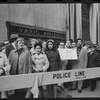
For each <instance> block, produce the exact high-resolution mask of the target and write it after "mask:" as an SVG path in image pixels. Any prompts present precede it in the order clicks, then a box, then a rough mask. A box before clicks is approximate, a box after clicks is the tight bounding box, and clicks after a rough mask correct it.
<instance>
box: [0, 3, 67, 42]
mask: <svg viewBox="0 0 100 100" xmlns="http://www.w3.org/2000/svg"><path fill="white" fill-rule="evenodd" d="M6 21H11V22H16V23H21V24H26V25H32V26H37V27H43V28H47V29H53V30H58V31H66V4H2V5H0V41H3V40H5V39H7V28H6V23H5V22H6Z"/></svg>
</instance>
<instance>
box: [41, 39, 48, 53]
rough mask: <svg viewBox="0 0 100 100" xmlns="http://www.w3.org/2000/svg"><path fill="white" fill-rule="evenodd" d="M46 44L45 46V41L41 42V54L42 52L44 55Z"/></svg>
mask: <svg viewBox="0 0 100 100" xmlns="http://www.w3.org/2000/svg"><path fill="white" fill-rule="evenodd" d="M46 44H47V42H46V41H43V42H42V52H43V53H45V51H46Z"/></svg>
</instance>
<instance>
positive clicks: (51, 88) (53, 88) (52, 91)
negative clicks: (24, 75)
mask: <svg viewBox="0 0 100 100" xmlns="http://www.w3.org/2000/svg"><path fill="white" fill-rule="evenodd" d="M47 89H48V98H56V96H57V85H56V84H53V85H48V86H47Z"/></svg>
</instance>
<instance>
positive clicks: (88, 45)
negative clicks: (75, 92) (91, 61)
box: [82, 41, 91, 89]
mask: <svg viewBox="0 0 100 100" xmlns="http://www.w3.org/2000/svg"><path fill="white" fill-rule="evenodd" d="M90 44H91V41H84V48H85V49H86V50H87V55H88V53H89V52H90ZM86 68H87V67H86ZM88 86H89V81H88V80H84V81H83V86H82V89H85V88H87V87H88Z"/></svg>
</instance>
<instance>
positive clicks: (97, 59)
mask: <svg viewBox="0 0 100 100" xmlns="http://www.w3.org/2000/svg"><path fill="white" fill-rule="evenodd" d="M90 48H91V51H90V52H89V53H88V68H95V67H99V66H100V54H99V53H98V52H97V50H96V47H95V44H93V43H91V44H90ZM96 84H97V78H93V79H90V90H91V91H94V90H95V88H96Z"/></svg>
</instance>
